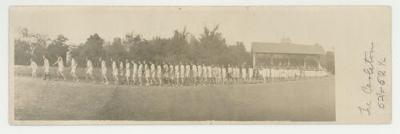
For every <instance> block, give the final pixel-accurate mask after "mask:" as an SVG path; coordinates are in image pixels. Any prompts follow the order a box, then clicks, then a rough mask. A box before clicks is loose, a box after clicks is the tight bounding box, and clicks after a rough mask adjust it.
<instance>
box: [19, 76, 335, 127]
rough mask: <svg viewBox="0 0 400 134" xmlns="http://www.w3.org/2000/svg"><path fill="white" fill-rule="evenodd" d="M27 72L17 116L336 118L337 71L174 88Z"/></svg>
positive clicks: (296, 119)
mask: <svg viewBox="0 0 400 134" xmlns="http://www.w3.org/2000/svg"><path fill="white" fill-rule="evenodd" d="M16 70H18V69H16ZM24 70H27V69H24ZM22 72H23V71H19V72H18V73H15V78H14V83H15V85H14V93H15V94H14V102H15V103H14V108H15V119H16V120H137V121H144V120H145V121H204V120H219V121H288V120H291V121H334V120H335V97H334V94H335V91H334V89H335V88H334V85H335V84H334V77H332V76H331V77H325V78H318V79H317V78H316V79H308V80H298V81H287V82H276V83H267V84H242V85H216V86H199V87H192V86H187V87H180V88H173V87H159V86H150V87H144V86H142V87H139V86H135V87H133V86H127V85H104V84H100V83H88V82H79V83H74V82H71V81H56V80H51V81H43V80H41V79H40V78H37V79H33V78H31V77H28V75H27V74H26V73H22ZM28 74H29V69H28Z"/></svg>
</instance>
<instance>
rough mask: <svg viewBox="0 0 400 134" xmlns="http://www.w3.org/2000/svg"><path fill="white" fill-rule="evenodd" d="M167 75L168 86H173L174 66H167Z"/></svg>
mask: <svg viewBox="0 0 400 134" xmlns="http://www.w3.org/2000/svg"><path fill="white" fill-rule="evenodd" d="M168 70H169V75H168V80H169V85H170V86H173V85H174V83H175V81H174V80H175V74H174V65H172V63H170V64H169V68H168Z"/></svg>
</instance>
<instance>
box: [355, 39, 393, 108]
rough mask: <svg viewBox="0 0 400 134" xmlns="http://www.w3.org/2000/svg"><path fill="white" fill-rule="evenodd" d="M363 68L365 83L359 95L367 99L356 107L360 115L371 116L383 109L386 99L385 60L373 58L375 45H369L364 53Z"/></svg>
mask: <svg viewBox="0 0 400 134" xmlns="http://www.w3.org/2000/svg"><path fill="white" fill-rule="evenodd" d="M363 62H364V68H363V72H364V74H365V76H366V82H365V83H364V84H363V85H361V93H362V95H363V96H365V97H366V98H368V99H367V100H366V101H365V102H363V103H362V104H361V105H359V106H358V107H357V109H358V110H359V112H360V114H365V115H371V114H372V111H374V110H375V108H376V109H380V110H383V109H385V97H386V88H385V86H386V77H387V71H386V70H385V69H386V58H385V57H378V58H377V57H375V44H374V43H371V44H370V45H369V48H368V49H367V50H366V51H364V58H363Z"/></svg>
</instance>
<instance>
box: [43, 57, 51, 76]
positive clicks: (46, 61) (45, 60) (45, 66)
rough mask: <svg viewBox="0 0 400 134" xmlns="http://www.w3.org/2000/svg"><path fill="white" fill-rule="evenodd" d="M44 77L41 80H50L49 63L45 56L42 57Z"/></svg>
mask: <svg viewBox="0 0 400 134" xmlns="http://www.w3.org/2000/svg"><path fill="white" fill-rule="evenodd" d="M43 67H44V77H43V80H46V79H48V80H50V63H49V60H48V59H47V58H46V56H43Z"/></svg>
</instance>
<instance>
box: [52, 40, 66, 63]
mask: <svg viewBox="0 0 400 134" xmlns="http://www.w3.org/2000/svg"><path fill="white" fill-rule="evenodd" d="M66 41H68V38H67V37H65V36H64V35H58V36H57V38H56V39H54V40H53V41H52V43H50V44H49V46H48V47H47V55H48V59H49V61H50V62H51V63H54V62H56V61H57V57H58V56H61V57H62V58H63V59H64V60H63V61H64V62H66V60H65V59H66V53H67V51H68V45H67V44H66Z"/></svg>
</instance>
